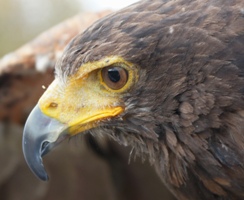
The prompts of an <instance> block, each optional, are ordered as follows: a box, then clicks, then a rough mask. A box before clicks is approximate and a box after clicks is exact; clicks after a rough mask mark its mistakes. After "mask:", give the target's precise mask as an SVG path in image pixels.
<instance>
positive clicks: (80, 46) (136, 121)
mask: <svg viewBox="0 0 244 200" xmlns="http://www.w3.org/2000/svg"><path fill="white" fill-rule="evenodd" d="M113 55H116V56H120V57H122V58H124V59H125V60H126V61H128V62H130V63H133V64H134V65H135V66H137V67H138V69H139V72H138V77H139V78H138V81H137V82H136V83H135V84H134V85H133V86H132V87H131V88H130V90H129V91H127V92H126V93H125V94H123V98H122V99H123V103H124V106H125V111H124V112H123V113H122V114H120V115H119V116H116V117H114V118H111V119H110V120H102V121H100V122H99V125H98V127H96V128H93V129H91V130H88V131H86V132H89V133H92V134H94V135H96V134H100V135H101V134H107V135H110V136H111V137H113V138H114V139H115V140H117V141H118V142H120V143H121V144H125V145H127V144H130V145H132V146H133V147H134V149H135V151H136V152H137V154H138V155H139V156H144V155H146V156H148V157H149V160H150V161H151V163H153V164H154V165H155V167H156V169H157V171H158V174H159V175H160V177H161V178H162V180H163V181H164V182H165V184H166V185H167V187H168V188H169V189H170V190H171V191H172V193H173V194H174V195H175V196H176V197H177V198H178V199H187V200H188V199H243V198H244V168H243V164H244V136H243V131H244V125H243V124H244V123H243V122H244V101H243V97H244V94H243V92H244V90H243V89H244V77H243V71H244V68H243V67H244V2H243V1H242V0H229V1H223V0H175V1H173V0H172V1H169V0H168V1H166V0H165V1H163V0H154V1H151V0H150V1H141V2H139V3H137V4H134V5H132V6H130V7H128V8H125V9H123V10H121V11H119V12H116V13H114V14H112V15H109V16H108V17H106V18H104V19H102V20H99V21H98V22H96V23H95V24H94V25H93V26H91V27H90V28H89V29H87V30H86V31H85V32H84V33H82V34H80V35H78V36H77V37H76V38H75V39H74V40H73V41H72V42H71V43H70V44H69V46H68V47H67V49H66V51H65V53H64V55H63V57H62V59H61V60H60V61H59V62H58V64H57V66H56V77H57V78H58V79H61V80H63V82H64V83H65V82H66V81H67V79H68V77H72V76H73V75H74V74H75V73H76V72H77V70H78V69H80V67H82V65H84V64H86V63H89V62H95V61H98V60H100V59H102V58H104V57H106V56H113ZM145 184H147V183H145Z"/></svg>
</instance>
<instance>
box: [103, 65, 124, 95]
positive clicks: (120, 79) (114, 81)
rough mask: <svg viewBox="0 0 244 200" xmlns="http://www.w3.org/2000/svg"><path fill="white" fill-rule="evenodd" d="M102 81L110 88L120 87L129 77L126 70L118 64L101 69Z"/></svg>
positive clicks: (118, 88)
mask: <svg viewBox="0 0 244 200" xmlns="http://www.w3.org/2000/svg"><path fill="white" fill-rule="evenodd" d="M101 76H102V80H103V83H104V84H105V85H106V86H107V87H109V88H110V89H112V90H120V89H122V88H123V87H124V86H125V85H126V83H127V82H128V79H129V73H128V71H127V70H126V69H125V68H123V67H121V66H118V65H111V66H108V67H104V68H103V69H102V70H101Z"/></svg>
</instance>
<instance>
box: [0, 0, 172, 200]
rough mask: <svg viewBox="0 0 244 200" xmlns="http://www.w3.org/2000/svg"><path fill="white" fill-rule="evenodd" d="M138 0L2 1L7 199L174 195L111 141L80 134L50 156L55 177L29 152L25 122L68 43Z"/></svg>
mask: <svg viewBox="0 0 244 200" xmlns="http://www.w3.org/2000/svg"><path fill="white" fill-rule="evenodd" d="M133 2H136V0H123V1H121V0H62V1H60V0H35V1H33V0H0V27H1V28H0V58H1V57H2V59H0V199H1V200H56V199H58V200H78V199H79V200H83V199H84V200H103V199H104V200H147V199H154V200H159V199H166V200H171V199H173V197H172V196H171V195H170V194H169V192H168V191H167V189H165V187H164V185H163V184H162V182H161V181H160V180H159V178H158V177H157V175H156V174H155V172H154V169H153V167H152V166H150V165H149V164H148V163H147V162H144V163H142V161H141V160H140V159H136V160H133V159H132V160H131V162H130V164H128V160H129V153H130V150H131V148H130V147H129V148H124V147H121V146H119V145H118V144H116V143H114V142H113V141H111V140H109V139H107V138H104V140H102V141H97V140H95V139H94V138H92V137H91V136H82V135H81V136H78V137H76V138H73V139H71V141H66V142H64V143H63V144H61V145H60V146H59V147H58V148H57V149H55V150H54V151H53V152H51V153H50V154H48V155H47V156H45V158H44V164H45V166H46V169H47V171H48V174H49V176H50V180H49V181H48V182H42V181H40V180H38V179H37V178H36V177H35V176H34V175H33V174H32V173H31V171H30V170H29V169H28V167H27V165H26V163H25V161H24V158H23V154H22V147H21V146H22V145H21V143H22V132H23V126H24V123H25V120H26V118H27V116H28V114H29V112H30V111H31V109H32V108H33V106H34V105H35V104H36V102H37V100H38V99H39V97H40V95H41V94H42V93H43V87H42V86H43V85H44V86H48V84H49V83H50V82H51V81H52V80H53V68H54V65H55V62H56V60H57V59H58V57H59V56H60V53H61V52H62V50H63V48H64V46H65V45H66V44H67V42H68V41H69V40H70V39H71V38H72V37H73V36H75V35H76V34H77V33H79V32H81V31H83V30H84V29H85V28H86V27H87V26H89V25H90V24H91V23H92V22H94V21H96V20H97V19H99V18H101V17H102V16H105V15H107V14H108V13H110V12H111V11H113V10H117V9H119V8H122V7H124V6H126V5H129V4H132V3H133ZM73 16H75V17H73ZM67 19H68V20H67ZM64 20H66V21H65V22H64ZM60 23H61V24H60ZM57 24H59V25H57ZM56 25H57V26H56ZM53 26H55V27H54V28H52V27H53ZM43 32H44V34H41V33H43ZM40 34H41V35H40ZM132 158H133V157H132Z"/></svg>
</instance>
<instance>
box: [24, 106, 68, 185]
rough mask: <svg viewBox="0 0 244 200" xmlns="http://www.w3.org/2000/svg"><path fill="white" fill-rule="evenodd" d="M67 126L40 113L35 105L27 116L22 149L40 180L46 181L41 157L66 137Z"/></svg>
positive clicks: (46, 177)
mask: <svg viewBox="0 0 244 200" xmlns="http://www.w3.org/2000/svg"><path fill="white" fill-rule="evenodd" d="M67 129H68V126H67V125H65V124H62V123H61V122H59V121H57V120H55V119H54V118H50V117H48V116H46V115H44V114H43V113H42V111H41V110H40V108H39V106H38V105H36V106H35V107H34V109H33V110H32V112H31V114H30V115H29V117H28V119H27V121H26V124H25V127H24V133H23V143H22V148H23V152H24V157H25V160H26V162H27V164H28V166H29V167H30V169H31V170H32V172H33V173H34V174H35V175H36V176H37V177H38V178H40V179H41V180H44V181H46V180H48V175H47V173H46V170H45V168H44V165H43V163H42V156H44V155H45V154H47V153H48V152H49V151H50V150H51V149H53V148H54V147H55V146H56V145H57V144H59V143H60V142H62V141H63V140H64V139H66V138H67V137H68V131H67Z"/></svg>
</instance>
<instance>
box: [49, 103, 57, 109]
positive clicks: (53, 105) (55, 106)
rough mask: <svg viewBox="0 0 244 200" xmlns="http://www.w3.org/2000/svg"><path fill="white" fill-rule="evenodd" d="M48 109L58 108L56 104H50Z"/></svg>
mask: <svg viewBox="0 0 244 200" xmlns="http://www.w3.org/2000/svg"><path fill="white" fill-rule="evenodd" d="M49 107H51V108H57V107H58V104H57V103H54V102H52V103H50V105H49Z"/></svg>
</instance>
